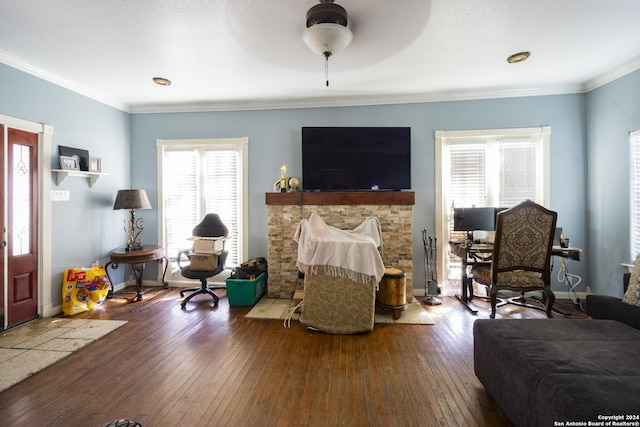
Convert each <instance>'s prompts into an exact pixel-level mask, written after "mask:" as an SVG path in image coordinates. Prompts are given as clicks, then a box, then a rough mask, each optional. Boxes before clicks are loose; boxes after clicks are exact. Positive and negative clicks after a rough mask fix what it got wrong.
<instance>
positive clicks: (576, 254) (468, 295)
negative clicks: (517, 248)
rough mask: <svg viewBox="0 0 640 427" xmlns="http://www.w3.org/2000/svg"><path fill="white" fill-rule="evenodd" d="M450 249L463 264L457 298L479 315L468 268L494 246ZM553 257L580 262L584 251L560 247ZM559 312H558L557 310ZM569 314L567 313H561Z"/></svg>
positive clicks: (452, 244) (454, 245)
mask: <svg viewBox="0 0 640 427" xmlns="http://www.w3.org/2000/svg"><path fill="white" fill-rule="evenodd" d="M449 249H450V250H451V253H452V254H454V255H455V256H457V257H458V258H460V260H461V261H462V262H461V264H462V266H461V280H460V282H461V283H460V287H461V293H460V294H456V298H457V299H458V300H460V302H461V303H462V304H463V305H464V306H465V307H467V309H468V310H469V311H470V312H472V313H474V314H475V313H477V312H478V309H477V308H475V307H474V306H473V303H472V300H473V297H474V295H473V284H472V283H469V281H468V280H467V267H468V266H469V264H470V263H471V264H473V263H474V262H476V258H483V257H484V258H488V257H490V255H491V254H492V253H493V245H492V244H490V243H479V244H476V243H474V244H472V245H471V246H468V245H467V244H466V243H465V242H455V241H452V242H449ZM551 253H552V255H553V256H559V257H563V258H567V259H572V260H575V261H580V254H581V253H582V249H579V248H562V247H560V246H554V247H553V248H552V252H551ZM554 310H555V309H554ZM555 311H558V310H555ZM560 313H562V314H567V313H565V312H560Z"/></svg>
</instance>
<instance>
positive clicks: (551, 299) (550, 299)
mask: <svg viewBox="0 0 640 427" xmlns="http://www.w3.org/2000/svg"><path fill="white" fill-rule="evenodd" d="M542 293H543V295H544V303H545V308H546V312H547V317H548V318H549V319H551V318H553V315H552V314H551V310H553V304H554V303H555V302H556V296H555V294H554V293H553V291H552V290H551V289H550V288H544V289H543V291H542Z"/></svg>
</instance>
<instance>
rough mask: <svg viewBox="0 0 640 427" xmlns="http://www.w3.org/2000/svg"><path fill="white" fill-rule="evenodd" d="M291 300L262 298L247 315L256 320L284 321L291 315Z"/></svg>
mask: <svg viewBox="0 0 640 427" xmlns="http://www.w3.org/2000/svg"><path fill="white" fill-rule="evenodd" d="M290 302H291V301H290V300H288V299H284V298H262V299H261V300H260V301H258V303H257V304H256V305H255V306H254V307H253V308H252V309H251V311H250V312H249V313H247V317H249V318H256V319H284V318H285V317H286V316H287V314H288V313H289V304H290Z"/></svg>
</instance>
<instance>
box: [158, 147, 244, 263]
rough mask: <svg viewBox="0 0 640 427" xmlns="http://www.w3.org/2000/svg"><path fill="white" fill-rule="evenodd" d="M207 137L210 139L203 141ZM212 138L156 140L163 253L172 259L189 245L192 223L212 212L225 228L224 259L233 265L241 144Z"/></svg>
mask: <svg viewBox="0 0 640 427" xmlns="http://www.w3.org/2000/svg"><path fill="white" fill-rule="evenodd" d="M208 141H210V142H208ZM215 141H216V140H206V141H204V142H203V140H196V141H194V142H193V143H192V144H190V141H189V140H184V141H177V142H173V143H171V142H168V143H166V142H162V143H159V146H161V155H160V158H161V162H162V163H161V168H162V184H161V186H162V191H161V194H162V197H163V209H164V211H163V215H162V217H163V221H164V224H163V226H164V227H163V229H164V236H162V239H161V240H162V241H163V242H164V246H165V252H166V254H167V256H168V257H169V258H170V259H172V260H173V259H175V257H176V256H177V254H178V252H179V251H180V250H183V249H186V248H189V247H191V245H192V244H193V242H192V241H190V240H189V237H191V234H192V230H193V228H194V227H195V226H196V225H197V224H198V223H199V222H200V221H201V220H202V218H204V216H205V215H206V214H207V213H217V214H218V215H220V219H221V220H222V222H223V223H224V224H225V225H226V227H227V228H228V230H229V239H228V240H227V241H226V242H225V250H227V251H228V252H229V255H228V257H227V261H226V263H227V264H228V265H238V264H240V263H241V262H242V261H241V257H242V255H241V252H242V248H241V245H242V241H243V231H242V228H243V216H244V212H243V209H244V208H243V176H244V175H243V161H244V159H243V155H244V154H243V153H244V150H243V147H242V144H237V145H234V144H229V143H228V142H225V143H221V144H216V142H215Z"/></svg>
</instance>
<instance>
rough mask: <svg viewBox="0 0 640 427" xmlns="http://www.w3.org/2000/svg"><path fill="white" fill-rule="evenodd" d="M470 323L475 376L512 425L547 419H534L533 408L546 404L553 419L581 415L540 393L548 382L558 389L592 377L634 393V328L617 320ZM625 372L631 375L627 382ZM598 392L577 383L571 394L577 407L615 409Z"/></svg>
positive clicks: (638, 379) (639, 343)
mask: <svg viewBox="0 0 640 427" xmlns="http://www.w3.org/2000/svg"><path fill="white" fill-rule="evenodd" d="M473 329H474V370H475V373H476V376H477V377H478V379H479V380H480V382H481V383H482V384H483V385H484V387H485V389H486V390H487V392H488V393H489V394H490V395H491V396H492V397H493V398H494V400H495V401H496V402H497V403H498V405H499V406H500V408H501V409H502V410H503V411H504V412H505V414H506V415H507V416H508V417H509V418H510V419H511V421H512V422H513V423H514V424H515V425H518V426H537V425H547V424H545V423H544V422H542V420H541V419H538V416H541V415H540V414H539V413H538V411H540V413H542V412H545V411H548V412H551V407H553V410H554V411H555V412H553V413H554V417H560V418H558V420H559V421H566V420H576V419H582V418H579V417H578V415H581V414H582V413H581V412H579V408H575V409H572V408H573V405H567V404H565V402H560V401H555V400H550V398H548V397H547V396H546V395H547V394H549V393H552V392H555V391H554V387H559V388H560V389H562V387H563V385H567V386H568V385H570V384H571V383H570V381H573V380H575V379H576V378H580V380H581V381H582V383H583V384H585V385H586V384H590V383H592V382H597V381H596V380H595V379H594V378H597V377H600V378H603V379H604V380H606V381H610V382H611V384H613V383H617V382H624V383H625V384H627V385H628V387H627V388H626V389H624V392H625V393H627V392H629V393H630V395H635V396H637V395H639V394H640V364H639V363H637V360H638V359H637V355H638V354H640V331H639V330H637V329H634V328H632V327H630V326H628V325H625V324H623V323H620V322H616V321H612V320H591V319H584V320H583V319H580V320H567V319H498V320H495V319H494V320H490V319H480V320H476V322H475V323H474V328H473ZM629 377H631V378H635V380H634V381H631V382H630V383H627V382H626V381H627V379H628V378H629ZM604 380H603V381H604ZM606 381H605V382H606ZM565 382H566V384H565ZM572 390H573V388H572ZM599 392H600V390H598V389H591V388H585V387H577V388H576V390H575V392H574V395H573V397H574V398H575V399H576V401H580V402H583V403H581V405H578V406H580V407H581V406H582V405H589V406H591V407H592V409H594V410H596V411H597V410H605V409H607V410H609V409H612V408H613V409H619V407H618V406H615V405H616V402H615V401H614V402H611V404H612V405H613V406H610V405H609V403H607V405H606V406H605V405H604V402H602V401H600V400H599V398H598V395H599ZM558 393H559V392H558ZM565 398H566V396H565ZM554 399H558V397H557V395H556V396H555V397H554ZM545 408H546V409H545ZM622 408H625V406H622ZM636 412H637V411H636ZM614 413H623V412H614ZM574 415H575V416H574ZM594 421H595V420H594ZM551 425H553V424H551Z"/></svg>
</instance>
